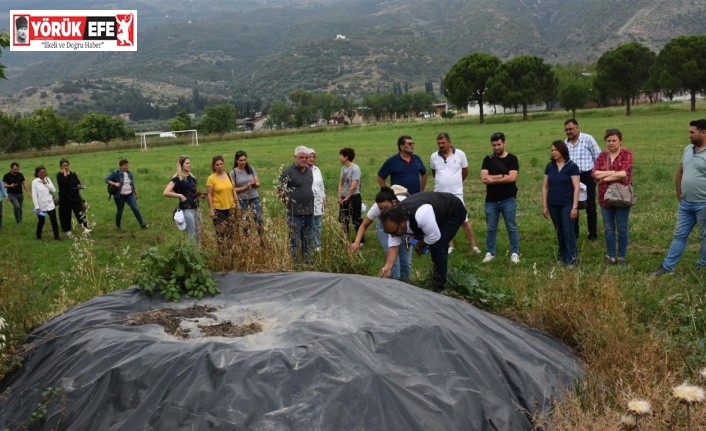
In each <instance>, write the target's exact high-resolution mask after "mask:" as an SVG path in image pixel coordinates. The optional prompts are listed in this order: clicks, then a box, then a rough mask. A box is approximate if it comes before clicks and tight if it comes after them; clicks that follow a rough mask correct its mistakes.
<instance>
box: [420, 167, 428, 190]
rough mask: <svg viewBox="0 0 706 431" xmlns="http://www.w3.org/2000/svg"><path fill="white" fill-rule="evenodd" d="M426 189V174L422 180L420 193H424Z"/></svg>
mask: <svg viewBox="0 0 706 431" xmlns="http://www.w3.org/2000/svg"><path fill="white" fill-rule="evenodd" d="M426 188H427V173H426V172H424V173H423V174H422V180H421V185H420V188H419V191H420V192H423V191H424V189H426Z"/></svg>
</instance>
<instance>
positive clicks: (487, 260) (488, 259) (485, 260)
mask: <svg viewBox="0 0 706 431" xmlns="http://www.w3.org/2000/svg"><path fill="white" fill-rule="evenodd" d="M493 259H495V256H494V255H492V254H490V253H486V254H485V259H483V263H488V262H490V261H491V260H493Z"/></svg>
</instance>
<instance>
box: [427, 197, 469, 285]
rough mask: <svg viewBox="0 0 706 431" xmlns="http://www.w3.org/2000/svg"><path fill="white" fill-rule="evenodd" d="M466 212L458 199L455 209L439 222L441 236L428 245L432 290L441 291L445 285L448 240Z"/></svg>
mask: <svg viewBox="0 0 706 431" xmlns="http://www.w3.org/2000/svg"><path fill="white" fill-rule="evenodd" d="M467 214H468V212H467V211H466V208H465V207H464V206H463V204H462V203H461V200H460V199H459V201H458V205H457V206H456V209H455V210H454V212H453V213H452V215H451V216H450V217H447V218H446V220H442V221H441V222H439V231H440V233H441V238H440V239H439V240H438V241H437V242H435V243H434V244H432V245H430V246H429V254H430V255H431V262H432V289H433V290H434V292H441V291H442V290H444V286H446V274H447V272H448V266H449V252H448V247H449V242H451V240H452V239H454V237H455V236H456V233H458V229H459V228H460V227H461V225H462V224H463V222H464V221H466V215H467Z"/></svg>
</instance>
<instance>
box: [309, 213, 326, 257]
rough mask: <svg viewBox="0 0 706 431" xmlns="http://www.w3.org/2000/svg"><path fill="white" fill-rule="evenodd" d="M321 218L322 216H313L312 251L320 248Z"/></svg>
mask: <svg viewBox="0 0 706 431" xmlns="http://www.w3.org/2000/svg"><path fill="white" fill-rule="evenodd" d="M323 218H324V216H320V215H315V216H314V223H313V224H312V225H311V228H312V229H313V230H314V249H316V250H318V249H320V248H321V219H323Z"/></svg>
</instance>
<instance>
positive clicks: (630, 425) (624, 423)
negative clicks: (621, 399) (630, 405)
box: [620, 413, 637, 431]
mask: <svg viewBox="0 0 706 431" xmlns="http://www.w3.org/2000/svg"><path fill="white" fill-rule="evenodd" d="M620 427H621V428H622V429H624V430H626V431H631V430H634V429H637V416H634V415H632V414H630V413H628V414H626V415H625V416H623V417H622V419H621V420H620Z"/></svg>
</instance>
